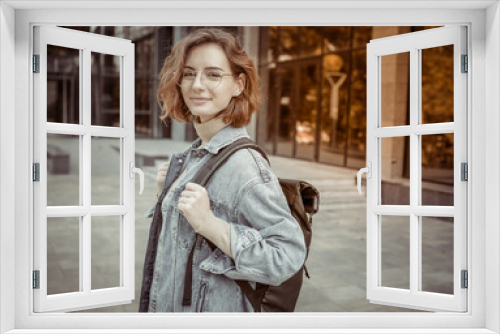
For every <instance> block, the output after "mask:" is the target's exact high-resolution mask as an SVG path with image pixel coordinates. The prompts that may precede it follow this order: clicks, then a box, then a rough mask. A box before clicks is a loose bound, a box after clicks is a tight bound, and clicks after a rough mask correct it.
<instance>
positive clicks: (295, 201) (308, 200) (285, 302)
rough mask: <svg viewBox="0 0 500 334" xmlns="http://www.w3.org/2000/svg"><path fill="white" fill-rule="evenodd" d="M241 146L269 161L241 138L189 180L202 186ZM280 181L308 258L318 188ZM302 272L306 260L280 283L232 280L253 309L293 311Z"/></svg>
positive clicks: (187, 297)
mask: <svg viewBox="0 0 500 334" xmlns="http://www.w3.org/2000/svg"><path fill="white" fill-rule="evenodd" d="M243 148H252V149H255V150H257V151H258V152H259V153H260V154H262V156H263V157H264V158H265V159H266V160H267V161H268V162H269V159H268V157H267V155H266V153H265V152H264V150H263V149H262V148H261V147H260V146H258V145H257V144H256V143H255V142H253V141H252V140H251V139H249V138H241V139H238V140H236V141H235V142H233V143H232V144H230V145H228V146H227V147H225V148H223V149H222V150H221V151H219V153H218V154H217V155H216V156H214V157H213V158H212V159H210V160H209V161H208V162H207V164H206V166H205V167H204V168H202V169H201V170H200V172H198V174H196V175H195V176H194V178H193V180H192V181H191V182H193V183H197V184H200V185H201V186H203V187H205V186H206V184H207V183H208V181H209V179H210V177H211V176H212V175H213V173H214V172H215V171H216V170H217V169H218V168H219V167H220V166H221V165H222V164H223V163H225V162H226V161H227V159H228V158H229V157H230V156H231V155H232V154H233V153H234V152H236V151H237V150H239V149H243ZM279 182H280V185H281V189H282V190H283V193H284V194H285V197H286V200H287V202H288V206H289V207H290V211H291V213H292V215H293V217H294V218H295V220H296V221H297V223H298V224H299V225H300V228H301V230H302V233H303V234H304V240H305V244H306V247H307V253H306V259H307V254H309V246H310V244H311V237H312V219H311V216H312V215H313V214H315V213H316V212H318V209H319V192H318V190H317V189H316V188H315V187H314V186H312V185H311V184H309V183H307V182H305V181H300V180H288V179H279ZM200 237H201V236H200ZM207 243H208V244H209V245H210V247H211V248H212V249H214V248H215V245H213V244H212V243H211V242H210V241H208V240H207ZM193 250H194V246H193ZM193 250H191V252H190V255H189V259H188V263H187V268H186V278H185V281H184V299H183V305H190V304H191V293H192V291H191V286H192V284H191V283H192V263H193V262H192V261H193ZM304 274H305V275H306V276H307V277H308V278H309V273H308V272H307V268H306V266H305V263H304V265H303V266H302V267H301V268H300V270H299V271H298V272H297V273H296V274H295V275H293V276H292V277H291V278H289V279H288V280H286V281H285V282H283V283H282V284H281V285H279V286H270V285H266V284H261V283H256V288H255V290H254V289H253V288H252V286H251V285H250V284H249V282H248V281H243V280H235V282H236V283H237V284H238V285H239V286H240V288H241V290H242V291H243V293H244V294H245V296H246V297H247V298H248V300H249V301H250V303H251V304H252V306H253V309H254V310H255V312H293V311H294V310H295V305H296V303H297V299H298V297H299V293H300V288H301V287H302V280H303V277H304Z"/></svg>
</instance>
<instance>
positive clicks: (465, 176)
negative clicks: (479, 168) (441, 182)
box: [460, 162, 469, 181]
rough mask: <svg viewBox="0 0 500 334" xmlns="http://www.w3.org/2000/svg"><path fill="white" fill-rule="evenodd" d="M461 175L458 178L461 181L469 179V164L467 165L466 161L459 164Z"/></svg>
mask: <svg viewBox="0 0 500 334" xmlns="http://www.w3.org/2000/svg"><path fill="white" fill-rule="evenodd" d="M461 170H462V172H461V175H462V177H461V178H460V179H461V180H462V181H469V166H468V165H467V163H466V162H462V164H461Z"/></svg>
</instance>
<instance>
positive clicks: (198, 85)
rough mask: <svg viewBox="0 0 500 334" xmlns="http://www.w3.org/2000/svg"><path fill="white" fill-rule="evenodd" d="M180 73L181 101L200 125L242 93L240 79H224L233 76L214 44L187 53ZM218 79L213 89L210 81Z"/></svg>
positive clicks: (242, 76) (242, 85)
mask: <svg viewBox="0 0 500 334" xmlns="http://www.w3.org/2000/svg"><path fill="white" fill-rule="evenodd" d="M183 71H184V72H183V77H184V78H185V79H183V84H181V92H182V97H183V99H184V102H185V103H186V105H187V106H188V108H189V110H190V111H191V113H192V114H193V115H195V116H199V117H200V122H201V123H205V122H207V121H209V120H211V119H212V118H214V117H215V116H216V115H217V114H218V113H219V112H220V111H222V110H224V109H225V108H226V107H227V105H228V104H229V102H230V101H231V99H232V98H233V97H234V96H237V95H239V94H241V92H242V91H243V87H244V75H243V74H240V75H239V76H238V77H236V76H234V75H227V74H233V73H232V72H231V66H230V64H229V60H228V59H227V57H226V54H225V53H224V50H223V49H222V48H221V47H220V46H219V45H217V44H215V43H207V44H202V45H199V46H196V47H194V48H193V49H191V51H190V52H189V54H188V56H187V58H186V63H185V66H184V69H183ZM209 77H210V78H209ZM218 78H220V83H219V84H218V86H217V87H214V80H215V82H217V81H218V80H219V79H218Z"/></svg>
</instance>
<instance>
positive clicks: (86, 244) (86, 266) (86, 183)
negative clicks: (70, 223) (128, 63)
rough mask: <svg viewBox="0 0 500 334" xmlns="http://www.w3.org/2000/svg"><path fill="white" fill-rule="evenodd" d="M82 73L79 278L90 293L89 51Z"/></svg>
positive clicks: (84, 51)
mask: <svg viewBox="0 0 500 334" xmlns="http://www.w3.org/2000/svg"><path fill="white" fill-rule="evenodd" d="M82 58H83V66H82V68H83V71H82V72H83V73H82V75H81V78H82V79H81V80H82V81H83V82H82V85H81V87H83V91H82V95H81V96H82V111H81V114H82V115H81V116H82V125H83V126H84V127H85V128H87V131H86V133H85V134H84V135H83V136H82V137H83V139H82V142H83V145H82V158H81V160H80V164H81V165H80V169H81V170H82V171H83V177H82V186H83V189H82V192H83V207H84V208H87V209H88V211H87V213H86V214H85V215H84V216H83V217H82V228H81V233H80V240H81V243H80V254H81V257H82V260H81V262H80V278H81V279H83V283H82V284H83V290H82V291H84V292H86V293H90V291H91V288H92V286H91V277H92V273H91V255H92V253H91V252H92V249H91V242H92V241H91V232H92V231H91V214H90V207H91V204H92V203H91V186H92V184H91V183H92V179H91V175H92V171H91V166H92V161H91V153H92V152H91V144H92V143H91V139H92V137H91V133H90V125H91V102H92V100H91V80H92V79H91V75H92V71H91V69H92V67H91V66H92V65H91V54H90V49H89V48H85V49H83V57H82Z"/></svg>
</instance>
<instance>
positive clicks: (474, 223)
mask: <svg viewBox="0 0 500 334" xmlns="http://www.w3.org/2000/svg"><path fill="white" fill-rule="evenodd" d="M269 3H271V4H272V6H270V7H271V8H263V7H267V6H269ZM368 3H369V6H368ZM0 6H1V7H0V28H1V29H0V42H1V45H2V48H1V50H0V66H1V67H0V68H1V71H2V76H1V77H0V106H1V113H0V163H1V164H0V181H1V184H2V186H1V187H0V218H1V220H0V241H1V247H0V273H1V274H0V294H1V299H0V300H1V301H0V333H2V334H3V333H16V334H19V333H47V332H50V333H57V332H60V333H63V332H64V333H77V332H78V331H77V330H76V329H87V330H86V331H85V332H86V333H111V332H115V333H123V332H125V330H126V332H127V333H145V329H146V328H151V329H163V330H162V331H161V332H165V333H175V332H181V330H176V328H177V329H178V328H190V329H192V330H191V331H182V332H183V333H188V332H193V333H201V332H206V330H205V329H208V328H211V329H212V330H211V331H210V332H213V333H221V332H226V333H234V332H235V328H253V329H255V330H253V331H252V332H262V333H263V332H266V333H269V332H274V333H284V332H291V331H290V330H283V328H300V329H298V330H296V331H294V332H297V333H298V332H300V333H304V332H316V333H319V332H321V333H345V332H347V331H348V332H350V333H377V332H378V333H380V332H382V333H389V332H392V333H410V332H411V333H415V330H412V329H411V328H419V330H418V332H419V333H454V332H455V333H498V332H500V315H499V314H500V297H499V296H500V289H499V276H500V275H499V274H500V263H499V249H500V246H499V244H500V228H499V224H498V221H500V208H499V207H500V206H499V205H498V203H499V202H500V175H499V173H498V166H499V164H500V135H499V131H498V128H499V125H500V122H499V120H500V118H499V112H498V110H499V109H500V99H499V94H498V92H499V90H500V10H499V7H498V2H497V1H479V2H476V1H460V2H458V1H452V2H449V1H439V0H438V1H433V2H426V1H424V2H416V1H404V2H402V1H398V2H392V1H370V2H366V1H359V2H358V1H351V2H349V1H330V2H321V1H319V2H316V1H296V2H288V1H286V2H285V1H283V2H282V1H274V2H266V3H263V2H253V3H252V2H246V1H238V2H224V3H222V2H205V3H201V2H197V3H196V4H193V3H190V2H176V1H171V2H164V3H162V4H160V3H158V2H148V1H143V2H134V1H130V2H124V1H121V2H111V1H110V2H106V1H99V2H95V1H87V2H84V1H79V2H76V3H73V4H71V3H70V2H68V1H64V2H59V1H56V2H51V1H36V2H35V1H26V2H17V1H3V2H1V3H0ZM51 6H52V7H51ZM57 6H59V7H61V6H69V7H70V8H69V9H65V10H59V9H58V10H43V9H42V8H52V9H54V8H57ZM123 6H128V7H129V8H130V9H123ZM159 6H163V7H164V8H157V7H159ZM392 6H398V9H391V7H392ZM23 7H24V8H32V9H22V8H23ZM82 7H87V9H81V8H82ZM98 7H100V8H98ZM102 7H108V8H110V9H109V10H108V9H106V10H103V9H102ZM138 7H143V8H149V10H147V9H145V10H137V8H138ZM33 8H35V9H33ZM75 8H80V9H75ZM92 8H93V9H92ZM113 8H114V9H113ZM192 8H196V9H192ZM221 8H222V9H221ZM310 8H313V9H310ZM401 8H403V9H401ZM242 9H244V10H242ZM35 24H57V25H87V26H88V25H116V26H120V25H151V26H156V25H158V26H161V25H168V26H175V25H221V24H224V25H240V26H245V25H248V26H252V25H262V26H265V25H339V26H350V25H367V26H371V25H374V26H376V25H380V26H382V25H408V26H416V25H449V24H464V25H467V26H468V28H469V29H468V31H469V41H470V43H469V50H468V54H469V59H470V62H469V70H470V72H471V75H469V78H468V81H469V82H468V86H469V87H471V89H470V91H469V93H468V94H469V95H468V110H470V112H469V113H468V116H467V117H468V129H467V131H468V133H469V134H471V135H470V137H469V142H468V152H470V156H469V180H470V181H469V189H468V198H469V199H470V201H469V203H468V221H469V222H471V223H470V224H469V230H468V234H469V236H470V238H469V240H468V247H469V250H470V254H471V256H470V258H469V261H468V268H469V273H470V275H469V289H468V300H469V307H468V310H469V311H468V312H467V313H464V314H455V313H435V314H420V313H390V314H389V313H300V314H279V315H266V314H210V315H190V314H169V315H165V314H154V315H152V314H148V315H144V314H130V313H116V314H92V313H80V314H59V313H54V314H34V313H33V312H32V310H33V304H32V295H33V291H32V290H31V288H30V286H31V268H32V259H31V257H30V254H31V253H30V251H31V250H32V244H33V243H32V242H33V240H32V221H33V212H32V210H30V209H27V208H31V207H33V205H32V204H33V203H32V197H31V195H32V191H33V190H32V187H33V186H32V183H31V181H30V175H31V163H32V161H31V158H30V157H32V149H33V148H32V147H31V144H30V143H32V133H33V121H32V116H33V111H32V103H31V102H30V99H29V98H27V97H29V96H32V89H31V87H32V83H31V81H30V80H31V79H30V73H29V70H30V69H31V58H30V57H31V45H32V26H33V25H35ZM14 36H15V37H14ZM486 69H487V70H486ZM4 74H8V75H4ZM13 80H15V81H14V84H12V82H13ZM12 142H14V143H15V145H12ZM486 152H487V153H486ZM13 175H14V177H13ZM486 176H487V177H488V179H486ZM486 180H487V182H486ZM14 192H15V197H14V199H12V193H14ZM486 254H488V256H486ZM26 259H30V260H29V261H26ZM13 287H15V288H13ZM136 298H138V296H136ZM166 326H169V329H165V327H166ZM137 328H141V329H137ZM256 328H267V329H268V330H264V329H262V330H258V329H256ZM348 328H350V330H346V329H348ZM355 328H357V330H355ZM382 328H383V329H382ZM44 329H45V330H44ZM47 329H50V330H49V331H47ZM57 329H60V331H57ZM113 329H114V331H113ZM134 329H137V330H134ZM223 329H225V330H223ZM158 332H160V331H158ZM246 332H248V331H246Z"/></svg>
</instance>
